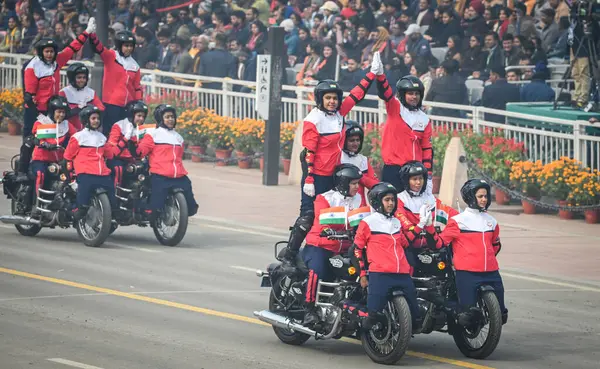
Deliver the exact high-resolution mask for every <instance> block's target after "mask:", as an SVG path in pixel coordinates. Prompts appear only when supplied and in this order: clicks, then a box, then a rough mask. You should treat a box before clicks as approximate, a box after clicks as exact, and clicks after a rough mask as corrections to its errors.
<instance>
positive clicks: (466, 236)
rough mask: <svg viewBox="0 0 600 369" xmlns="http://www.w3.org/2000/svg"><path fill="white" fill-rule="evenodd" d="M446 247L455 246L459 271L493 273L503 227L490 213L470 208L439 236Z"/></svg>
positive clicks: (449, 223)
mask: <svg viewBox="0 0 600 369" xmlns="http://www.w3.org/2000/svg"><path fill="white" fill-rule="evenodd" d="M436 239H437V240H438V242H439V241H441V243H443V244H444V245H448V244H450V243H452V254H453V258H452V261H453V263H454V268H455V269H456V270H465V271H468V272H494V271H496V270H498V260H497V259H496V255H497V254H498V252H500V248H501V247H502V245H501V244H500V226H498V222H497V221H496V219H494V217H492V216H491V215H489V214H488V213H487V212H484V213H481V212H479V210H474V209H471V208H467V209H466V210H465V211H464V212H462V213H460V214H458V215H455V216H453V217H452V218H450V220H449V221H448V225H447V226H446V228H445V229H444V231H443V232H442V233H441V234H440V235H439V237H436Z"/></svg>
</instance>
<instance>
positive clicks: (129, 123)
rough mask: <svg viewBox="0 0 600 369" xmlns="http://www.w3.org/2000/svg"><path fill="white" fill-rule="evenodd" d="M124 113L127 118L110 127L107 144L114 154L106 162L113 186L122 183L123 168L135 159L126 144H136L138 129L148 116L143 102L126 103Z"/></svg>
mask: <svg viewBox="0 0 600 369" xmlns="http://www.w3.org/2000/svg"><path fill="white" fill-rule="evenodd" d="M125 111H126V112H127V117H126V118H125V119H122V120H120V121H118V122H116V123H115V124H114V125H113V126H112V128H111V130H110V136H109V137H108V143H109V145H111V146H112V148H113V152H114V154H115V156H114V158H113V159H112V160H110V161H109V162H108V165H109V167H110V168H111V169H112V170H113V175H114V178H115V185H120V184H121V182H122V181H123V168H125V166H126V165H127V164H128V163H131V162H133V161H135V159H136V158H135V157H133V156H131V153H130V152H129V150H128V149H127V143H128V142H129V141H130V140H131V141H134V142H137V141H138V139H141V137H140V136H141V134H142V132H141V131H140V129H141V128H140V127H141V126H142V125H143V124H144V122H145V121H146V117H147V116H148V106H147V105H146V104H145V103H144V102H143V101H131V102H129V103H127V106H126V107H125Z"/></svg>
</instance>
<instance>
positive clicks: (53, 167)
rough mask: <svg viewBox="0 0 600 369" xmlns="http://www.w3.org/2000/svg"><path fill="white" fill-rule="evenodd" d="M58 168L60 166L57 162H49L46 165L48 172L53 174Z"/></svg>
mask: <svg viewBox="0 0 600 369" xmlns="http://www.w3.org/2000/svg"><path fill="white" fill-rule="evenodd" d="M59 169H60V167H59V166H58V164H50V165H48V172H50V173H52V174H54V173H58V170H59Z"/></svg>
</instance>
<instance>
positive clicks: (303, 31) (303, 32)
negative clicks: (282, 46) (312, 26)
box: [294, 27, 312, 64]
mask: <svg viewBox="0 0 600 369" xmlns="http://www.w3.org/2000/svg"><path fill="white" fill-rule="evenodd" d="M311 42H312V39H311V38H310V33H309V31H308V28H306V27H302V28H300V29H299V30H298V47H297V48H296V54H295V56H296V63H294V64H297V63H298V62H302V61H303V60H304V58H306V55H308V54H307V52H306V47H307V46H308V45H310V43H311Z"/></svg>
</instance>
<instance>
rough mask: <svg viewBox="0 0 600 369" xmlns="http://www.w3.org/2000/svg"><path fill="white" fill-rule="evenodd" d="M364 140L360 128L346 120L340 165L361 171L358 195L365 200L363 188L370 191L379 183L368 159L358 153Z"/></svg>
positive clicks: (363, 134)
mask: <svg viewBox="0 0 600 369" xmlns="http://www.w3.org/2000/svg"><path fill="white" fill-rule="evenodd" d="M364 139H365V132H364V131H363V129H362V127H361V126H360V125H359V124H358V123H357V122H355V121H353V120H347V121H346V140H345V141H344V149H343V150H342V158H341V163H342V164H353V165H356V166H357V167H358V169H360V170H361V171H362V174H363V177H362V179H361V180H360V187H359V189H358V193H359V194H360V195H361V196H362V197H363V198H366V196H365V188H367V189H371V187H373V186H375V185H376V184H377V183H379V180H378V179H377V177H376V176H375V171H374V170H373V167H372V166H371V164H370V163H369V159H368V158H367V157H366V156H364V155H363V154H361V153H360V151H361V150H362V145H363V141H364Z"/></svg>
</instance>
